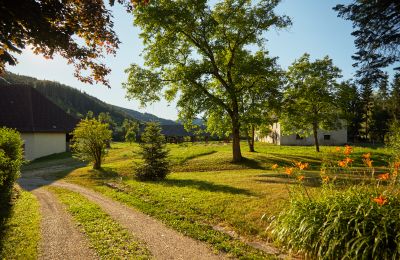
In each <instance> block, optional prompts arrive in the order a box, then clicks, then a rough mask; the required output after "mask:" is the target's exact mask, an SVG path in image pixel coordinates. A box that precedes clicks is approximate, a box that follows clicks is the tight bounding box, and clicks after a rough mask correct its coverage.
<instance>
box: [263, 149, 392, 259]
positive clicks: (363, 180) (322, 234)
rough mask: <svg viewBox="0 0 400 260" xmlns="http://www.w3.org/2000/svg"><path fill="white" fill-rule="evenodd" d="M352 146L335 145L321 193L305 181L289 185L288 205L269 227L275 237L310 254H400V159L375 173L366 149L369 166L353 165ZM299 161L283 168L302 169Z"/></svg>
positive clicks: (337, 256)
mask: <svg viewBox="0 0 400 260" xmlns="http://www.w3.org/2000/svg"><path fill="white" fill-rule="evenodd" d="M352 152H353V148H352V147H350V146H346V147H345V148H344V150H342V149H341V148H336V150H335V151H334V152H333V153H330V156H331V158H332V159H327V158H324V162H323V164H322V168H321V182H322V191H321V192H320V193H318V195H317V196H315V194H314V196H310V195H309V194H308V192H307V189H306V187H305V186H304V185H303V183H302V182H299V184H300V185H301V186H303V188H304V189H293V190H291V191H290V195H291V196H290V206H289V208H288V210H286V211H283V212H282V213H281V214H280V215H279V216H278V217H277V218H276V219H275V220H273V221H272V223H271V225H270V227H269V229H270V230H271V233H272V235H273V236H274V237H275V239H276V240H277V242H279V243H281V244H282V245H283V246H286V247H287V248H288V249H290V250H294V251H297V252H302V253H304V254H305V255H307V256H310V257H311V258H319V259H399V258H400V236H398V234H399V233H400V223H399V221H398V216H399V215H398V214H399V212H400V198H399V196H398V195H399V189H398V171H399V168H400V162H397V163H394V164H393V167H392V169H391V171H390V172H386V173H381V174H377V175H375V169H374V167H373V160H372V158H371V154H370V153H366V154H363V155H362V158H361V159H362V161H363V163H364V165H365V167H364V169H363V170H355V169H352V166H351V165H352V163H353V158H351V154H352ZM296 165H297V169H296V167H291V168H286V169H285V173H286V174H287V175H288V174H289V175H294V174H295V172H296V171H299V170H301V165H302V164H301V163H298V164H296ZM273 168H275V169H277V168H278V166H277V165H274V166H273ZM361 173H362V174H361ZM300 176H301V175H300ZM338 179H340V180H341V181H340V182H338V181H337V180H338ZM354 181H355V183H356V184H354ZM338 184H340V187H339V186H337V185H338Z"/></svg>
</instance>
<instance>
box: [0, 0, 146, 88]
mask: <svg viewBox="0 0 400 260" xmlns="http://www.w3.org/2000/svg"><path fill="white" fill-rule="evenodd" d="M114 2H115V0H110V1H109V4H110V5H111V6H112V5H113V4H114ZM117 2H118V3H119V4H123V5H124V6H125V7H126V8H127V10H131V9H132V6H133V5H134V4H136V3H138V2H140V1H129V0H117ZM0 17H1V26H0V73H1V72H3V71H4V69H5V65H6V64H8V65H16V64H17V59H16V57H15V56H14V55H15V53H17V54H19V53H21V52H22V50H23V49H25V48H27V47H29V48H31V49H32V50H33V52H34V53H35V54H42V55H43V56H44V57H45V58H47V59H51V58H53V57H54V55H55V54H58V55H60V56H61V57H63V58H65V59H66V60H67V61H68V63H70V64H74V66H75V76H76V77H77V78H78V79H79V80H81V81H82V82H86V83H90V84H93V83H94V82H100V83H102V84H104V85H106V86H108V87H109V83H108V80H107V79H106V78H105V76H106V75H107V74H108V73H109V72H110V69H109V68H107V67H106V65H105V64H103V63H101V62H100V61H99V59H101V58H103V57H104V54H113V55H114V54H115V53H116V49H117V48H118V44H119V43H120V42H119V40H118V37H117V35H116V34H115V32H114V30H113V25H114V24H113V21H112V18H113V17H112V14H111V11H110V10H109V9H108V7H107V6H106V3H105V1H103V0H95V1H93V0H80V1H78V0H69V1H45V0H12V1H11V0H6V1H1V2H0ZM85 71H90V74H89V75H84V74H83V73H82V72H85Z"/></svg>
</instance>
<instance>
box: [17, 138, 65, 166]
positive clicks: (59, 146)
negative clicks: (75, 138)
mask: <svg viewBox="0 0 400 260" xmlns="http://www.w3.org/2000/svg"><path fill="white" fill-rule="evenodd" d="M65 135H66V134H65V133H22V134H21V137H22V139H23V140H24V148H25V159H27V160H34V159H36V158H39V157H43V156H46V155H50V154H54V153H62V152H65V151H66V136H65Z"/></svg>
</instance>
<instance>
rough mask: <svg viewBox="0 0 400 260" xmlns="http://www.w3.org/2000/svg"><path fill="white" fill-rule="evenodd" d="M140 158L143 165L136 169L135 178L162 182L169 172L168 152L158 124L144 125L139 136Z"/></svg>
mask: <svg viewBox="0 0 400 260" xmlns="http://www.w3.org/2000/svg"><path fill="white" fill-rule="evenodd" d="M140 148H141V152H140V154H141V156H142V158H143V160H144V161H143V164H142V165H140V166H139V167H137V168H136V170H135V171H136V177H137V178H138V179H140V180H162V179H164V178H165V177H166V176H167V174H168V173H169V172H170V170H169V163H168V160H167V157H168V150H167V148H166V144H165V137H164V135H163V134H161V127H160V125H159V124H158V123H155V122H149V123H147V124H146V128H145V130H144V133H143V134H142V136H141V143H140Z"/></svg>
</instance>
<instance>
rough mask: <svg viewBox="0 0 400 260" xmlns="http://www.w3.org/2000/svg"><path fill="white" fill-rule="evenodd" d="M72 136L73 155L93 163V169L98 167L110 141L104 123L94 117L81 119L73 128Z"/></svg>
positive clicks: (108, 131)
mask: <svg viewBox="0 0 400 260" xmlns="http://www.w3.org/2000/svg"><path fill="white" fill-rule="evenodd" d="M72 134H73V138H72V145H71V148H72V152H73V155H74V157H76V158H78V159H80V160H82V161H88V162H92V163H93V169H100V168H101V162H102V161H103V158H104V156H105V155H106V152H107V150H106V148H107V146H108V145H109V143H110V142H111V130H109V126H108V124H106V123H101V122H100V121H99V120H97V119H95V118H86V119H82V120H81V121H80V122H79V124H78V126H77V127H76V128H75V130H74V132H73V133H72Z"/></svg>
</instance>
